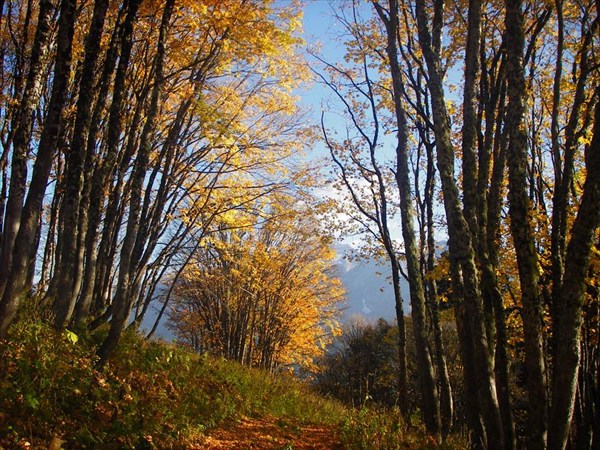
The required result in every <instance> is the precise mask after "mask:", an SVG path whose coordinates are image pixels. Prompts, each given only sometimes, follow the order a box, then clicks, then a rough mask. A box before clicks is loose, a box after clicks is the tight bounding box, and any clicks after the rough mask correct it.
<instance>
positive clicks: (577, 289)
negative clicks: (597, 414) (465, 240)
mask: <svg viewBox="0 0 600 450" xmlns="http://www.w3.org/2000/svg"><path fill="white" fill-rule="evenodd" d="M598 95H600V89H596V96H597V97H598ZM586 169H587V176H586V180H585V184H584V187H583V195H582V198H581V205H580V207H579V211H578V212H577V217H576V219H575V223H574V224H573V228H572V231H571V239H570V240H569V243H568V245H567V252H566V259H565V261H566V264H565V274H564V277H563V283H562V286H561V289H560V293H561V296H560V308H561V315H560V316H559V321H560V322H559V327H558V334H557V336H556V337H555V340H554V341H555V345H556V361H554V371H553V377H552V403H551V406H550V419H549V434H548V449H549V450H563V449H564V448H565V446H566V443H567V438H568V436H569V429H570V425H571V419H572V417H573V407H574V403H575V394H576V391H577V375H578V370H579V360H580V343H581V323H582V307H583V296H584V293H585V277H586V274H587V268H588V265H589V260H590V253H591V248H592V246H593V244H594V238H595V232H596V230H597V228H598V225H599V223H600V104H599V103H596V109H595V113H594V134H593V137H592V142H591V144H590V145H589V146H588V147H587V148H586Z"/></svg>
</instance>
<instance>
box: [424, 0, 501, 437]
mask: <svg viewBox="0 0 600 450" xmlns="http://www.w3.org/2000/svg"><path fill="white" fill-rule="evenodd" d="M416 13H417V27H418V34H419V42H420V44H421V49H422V51H423V55H424V56H425V62H426V64H427V69H428V75H429V80H428V86H429V90H430V93H431V102H432V111H433V119H434V132H435V137H436V150H437V164H438V171H439V173H440V179H441V182H442V192H443V195H444V207H445V211H446V218H447V221H448V235H449V251H450V254H451V255H454V256H451V257H452V258H453V259H455V261H456V262H457V263H458V264H459V265H460V270H461V271H462V279H463V288H464V289H463V292H464V307H465V313H466V316H467V318H468V320H469V321H470V323H471V325H472V328H471V329H470V333H471V334H472V337H473V356H474V362H475V364H476V368H475V369H474V372H475V373H477V374H478V377H479V388H480V389H479V395H478V397H479V400H480V402H481V408H480V410H481V413H482V415H483V417H484V423H485V430H486V436H487V446H488V448H490V449H496V448H497V449H503V448H504V438H503V429H502V421H501V418H500V411H499V405H498V398H497V395H496V386H495V377H494V371H493V362H492V361H491V358H490V353H489V344H488V339H487V331H486V326H485V317H484V313H483V301H482V297H481V292H480V287H479V276H478V270H477V267H476V264H475V254H474V250H473V243H472V235H471V232H470V229H469V226H468V225H467V222H466V220H465V217H464V215H463V211H462V209H461V206H460V200H459V193H458V187H457V185H456V181H455V179H454V149H453V145H452V140H451V127H450V119H449V116H448V112H447V109H446V104H445V97H444V89H443V84H442V77H441V73H440V61H439V58H437V57H436V55H435V53H434V51H433V49H432V46H431V35H430V32H429V25H428V19H427V12H426V10H425V4H424V1H423V0H418V1H417V2H416Z"/></svg>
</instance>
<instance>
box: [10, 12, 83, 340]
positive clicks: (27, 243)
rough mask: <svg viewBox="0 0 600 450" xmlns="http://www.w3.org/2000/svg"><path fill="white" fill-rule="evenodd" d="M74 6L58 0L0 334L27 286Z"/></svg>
mask: <svg viewBox="0 0 600 450" xmlns="http://www.w3.org/2000/svg"><path fill="white" fill-rule="evenodd" d="M75 10H76V1H75V0H63V2H62V3H61V9H60V17H59V29H58V37H57V56H56V63H55V69H54V76H53V84H52V95H51V97H50V103H49V106H48V115H47V117H46V120H45V122H44V128H43V131H42V135H41V138H40V142H39V146H38V152H37V157H36V160H35V164H34V168H33V176H32V179H31V184H30V187H29V192H28V194H27V200H26V202H25V206H24V208H23V212H22V215H21V217H22V218H21V226H20V228H19V232H18V234H17V239H16V241H15V247H14V251H13V263H12V267H11V270H10V275H9V278H8V282H7V284H6V288H5V289H4V293H3V296H2V301H1V303H0V317H1V319H0V337H5V336H6V332H7V330H8V326H9V325H10V323H11V322H12V320H13V319H14V317H15V314H16V312H17V309H18V305H19V301H20V297H21V295H22V294H23V293H24V291H25V289H26V288H27V286H26V281H27V268H28V267H27V266H28V263H29V256H30V250H31V248H32V246H33V245H34V244H35V237H36V235H37V228H38V224H39V217H40V212H41V208H42V202H43V199H44V193H45V192H46V184H47V181H48V177H49V175H50V169H51V167H52V161H53V158H54V153H55V151H56V145H57V143H58V137H59V133H60V127H61V115H62V110H63V107H64V105H65V102H66V96H67V87H68V81H69V73H70V68H71V53H72V42H73V33H74V24H75Z"/></svg>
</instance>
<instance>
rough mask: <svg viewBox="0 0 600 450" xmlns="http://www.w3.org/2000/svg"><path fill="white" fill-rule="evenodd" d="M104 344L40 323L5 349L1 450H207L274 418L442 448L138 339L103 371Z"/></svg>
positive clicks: (131, 338)
mask: <svg viewBox="0 0 600 450" xmlns="http://www.w3.org/2000/svg"><path fill="white" fill-rule="evenodd" d="M102 337H103V336H102V333H100V334H94V335H87V334H86V333H81V334H79V335H77V334H74V333H72V332H70V331H64V332H62V333H58V332H56V331H54V330H53V329H51V328H50V327H49V326H47V325H45V324H44V323H43V322H40V321H38V322H36V323H24V322H21V323H18V324H16V325H15V326H13V328H12V330H11V335H10V338H9V340H8V341H4V342H0V348H1V351H0V352H1V353H0V448H6V449H9V448H54V449H58V448H61V446H62V447H63V448H65V449H72V448H102V449H111V448H114V449H117V448H118V449H121V448H138V449H152V448H159V449H162V448H182V449H183V448H202V442H203V440H204V439H205V432H206V431H207V430H208V429H209V428H211V427H214V426H217V425H219V424H220V423H222V422H223V421H224V420H225V419H228V418H235V417H240V416H250V417H262V416H267V415H268V416H273V417H276V418H278V420H281V421H284V422H286V423H293V424H309V423H311V424H326V425H332V426H338V427H339V429H340V434H341V437H342V439H343V441H344V443H345V446H346V448H347V449H348V450H354V449H357V450H362V449H364V450H368V449H377V450H380V449H381V450H383V449H395V448H433V447H432V446H430V444H429V443H430V442H431V441H428V440H427V438H426V437H425V436H424V435H423V434H422V433H419V434H418V435H411V436H412V437H411V436H409V434H407V430H406V428H405V427H404V426H402V425H401V424H400V423H399V422H398V421H397V420H393V419H392V417H396V416H397V415H396V414H390V413H389V412H388V414H384V413H377V412H373V411H367V410H363V411H360V412H353V411H351V410H350V409H348V408H345V407H343V406H342V405H340V404H339V403H337V402H334V401H331V400H326V399H324V398H322V397H319V396H317V395H315V394H313V393H312V392H311V391H310V389H309V388H308V387H307V386H305V385H303V384H301V383H299V382H297V381H295V380H293V379H292V378H291V377H286V376H276V377H275V376H269V375H267V374H266V373H265V372H263V371H259V370H254V369H248V368H245V367H241V366H239V365H237V364H234V363H230V362H227V361H224V360H220V359H215V358H212V357H208V356H202V355H196V354H193V353H191V352H189V351H188V350H186V349H183V348H179V347H177V346H174V345H169V344H165V343H159V342H147V341H144V340H143V339H141V338H140V337H138V336H137V335H135V334H134V333H126V334H125V335H124V337H123V339H122V342H121V345H120V346H119V350H118V351H117V353H116V354H115V355H114V357H113V358H112V359H111V360H110V361H109V363H108V364H107V365H106V366H105V367H104V368H103V370H102V371H99V370H97V369H96V363H97V358H96V356H95V353H96V349H97V346H98V343H99V342H100V341H101V339H102ZM415 436H420V437H415ZM409 439H410V441H409ZM401 442H402V443H404V444H402V445H400V443H401ZM407 442H411V444H410V446H409V447H407V446H406V445H405V444H406V443H407Z"/></svg>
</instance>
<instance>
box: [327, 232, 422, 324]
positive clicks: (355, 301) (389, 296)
mask: <svg viewBox="0 0 600 450" xmlns="http://www.w3.org/2000/svg"><path fill="white" fill-rule="evenodd" d="M336 252H337V254H338V270H339V276H340V279H341V280H342V283H343V284H344V286H345V288H346V302H345V303H344V305H343V306H342V307H343V316H342V321H343V322H347V321H348V320H349V319H350V318H352V317H354V316H361V317H364V318H365V319H367V320H368V321H372V320H377V319H379V318H380V317H383V318H384V319H387V320H394V319H395V318H396V307H395V300H394V291H393V288H392V284H391V268H390V266H389V265H382V264H379V263H378V262H377V261H375V260H367V261H362V262H350V261H348V260H347V259H346V258H345V256H346V255H348V254H349V253H350V252H351V247H350V246H349V245H344V244H340V245H338V246H336ZM400 290H401V292H402V298H403V303H404V313H408V312H409V310H410V304H409V288H408V283H407V281H406V280H404V279H401V280H400Z"/></svg>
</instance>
